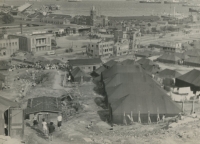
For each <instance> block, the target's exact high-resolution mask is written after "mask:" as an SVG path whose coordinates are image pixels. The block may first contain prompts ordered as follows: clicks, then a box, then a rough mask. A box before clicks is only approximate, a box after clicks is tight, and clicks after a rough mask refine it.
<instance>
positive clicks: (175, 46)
mask: <svg viewBox="0 0 200 144" xmlns="http://www.w3.org/2000/svg"><path fill="white" fill-rule="evenodd" d="M160 46H161V51H164V52H170V53H176V52H181V50H182V43H181V42H178V41H177V42H176V41H173V42H163V43H160Z"/></svg>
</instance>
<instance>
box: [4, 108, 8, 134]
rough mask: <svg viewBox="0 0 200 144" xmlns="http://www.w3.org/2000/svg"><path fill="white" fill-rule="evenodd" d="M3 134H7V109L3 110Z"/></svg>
mask: <svg viewBox="0 0 200 144" xmlns="http://www.w3.org/2000/svg"><path fill="white" fill-rule="evenodd" d="M4 134H5V136H8V110H6V111H5V112H4Z"/></svg>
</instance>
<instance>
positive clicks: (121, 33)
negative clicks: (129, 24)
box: [114, 30, 129, 42]
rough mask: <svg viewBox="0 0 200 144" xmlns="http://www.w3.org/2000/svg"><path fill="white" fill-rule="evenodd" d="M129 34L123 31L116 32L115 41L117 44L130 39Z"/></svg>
mask: <svg viewBox="0 0 200 144" xmlns="http://www.w3.org/2000/svg"><path fill="white" fill-rule="evenodd" d="M128 36H129V35H128V32H127V31H123V30H116V31H114V40H115V42H121V41H123V40H127V39H128Z"/></svg>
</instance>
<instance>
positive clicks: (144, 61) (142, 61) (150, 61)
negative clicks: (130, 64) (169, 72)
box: [137, 58, 154, 65]
mask: <svg viewBox="0 0 200 144" xmlns="http://www.w3.org/2000/svg"><path fill="white" fill-rule="evenodd" d="M137 63H139V64H141V65H154V62H153V61H152V60H150V59H146V58H141V59H139V60H138V61H137Z"/></svg>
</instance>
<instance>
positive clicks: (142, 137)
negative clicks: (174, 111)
mask: <svg viewBox="0 0 200 144" xmlns="http://www.w3.org/2000/svg"><path fill="white" fill-rule="evenodd" d="M78 89H79V91H80V98H79V100H80V102H81V104H82V105H83V106H84V108H83V111H82V112H80V113H77V114H76V115H75V116H73V117H71V118H70V119H68V120H67V121H64V122H63V126H62V130H61V131H59V130H58V129H56V131H55V133H54V140H53V141H52V142H49V141H48V139H47V137H44V136H43V134H42V132H41V131H39V130H34V129H32V128H30V127H29V126H27V127H26V128H25V133H26V135H27V136H26V138H27V140H28V143H29V144H40V143H41V144H48V143H52V144H57V143H59V144H62V143H63V144H64V143H68V144H136V143H137V144H144V143H148V144H169V143H170V144H177V143H183V144H188V143H192V144H198V143H199V141H198V135H199V134H200V131H199V128H200V123H199V122H200V121H199V119H197V121H196V122H189V123H186V124H183V125H180V126H178V127H176V128H170V129H165V128H166V125H167V122H164V123H163V122H161V123H159V124H151V125H141V124H138V123H134V124H133V125H128V126H120V125H115V126H114V129H113V130H110V128H111V127H110V125H109V124H108V123H107V122H106V118H105V117H104V116H105V115H106V114H107V113H108V111H107V110H106V109H103V108H104V103H103V96H101V95H99V94H98V93H96V92H95V91H94V90H95V85H94V84H93V83H85V84H83V85H81V86H80V87H79V88H78ZM191 107H192V105H191V104H186V105H185V109H186V112H187V113H189V112H190V110H191ZM195 107H196V110H197V111H196V112H197V113H200V111H199V110H198V109H199V108H200V105H199V104H195ZM91 121H92V122H93V126H92V127H91V128H87V126H88V124H90V122H91Z"/></svg>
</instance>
